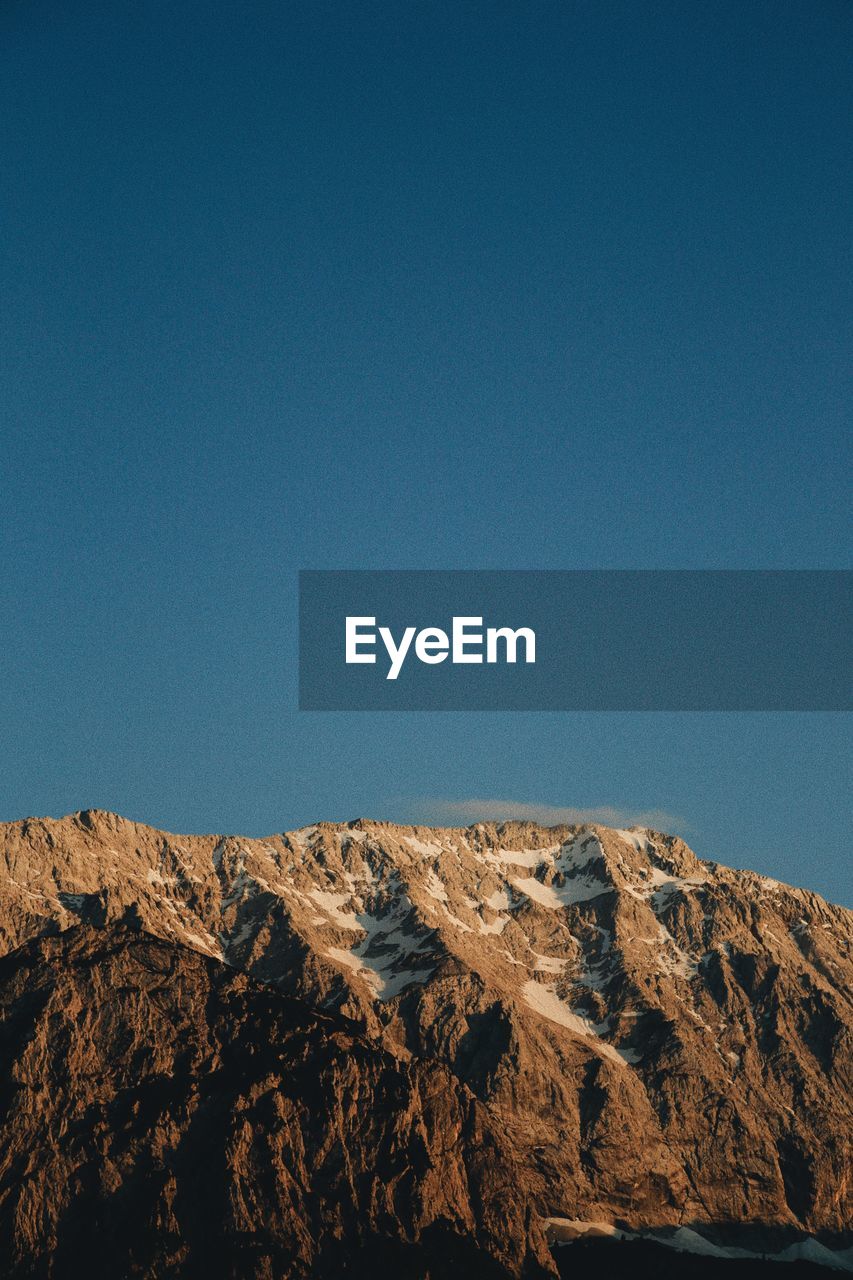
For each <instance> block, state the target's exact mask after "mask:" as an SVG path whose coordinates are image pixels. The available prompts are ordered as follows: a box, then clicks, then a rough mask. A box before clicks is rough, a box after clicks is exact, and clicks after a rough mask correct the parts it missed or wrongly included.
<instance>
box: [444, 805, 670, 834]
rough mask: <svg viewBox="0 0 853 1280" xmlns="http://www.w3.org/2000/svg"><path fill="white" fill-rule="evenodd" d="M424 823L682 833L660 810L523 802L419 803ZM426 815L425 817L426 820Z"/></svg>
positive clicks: (665, 813) (668, 814)
mask: <svg viewBox="0 0 853 1280" xmlns="http://www.w3.org/2000/svg"><path fill="white" fill-rule="evenodd" d="M419 807H421V808H422V810H423V812H424V817H425V820H426V821H429V822H431V823H433V824H438V825H449V826H470V825H471V824H472V823H475V822H511V821H513V820H518V821H524V822H538V823H541V825H542V826H545V827H556V826H561V825H565V826H575V825H577V824H579V823H584V822H597V823H599V824H600V825H601V826H604V827H623V828H625V827H653V828H654V829H655V830H657V831H675V830H678V831H684V830H686V823H685V822H684V819H683V818H680V817H679V816H678V815H677V814H674V813H667V812H666V811H665V810H663V809H642V810H640V809H624V808H619V807H617V806H615V805H599V806H596V807H592V808H583V807H581V806H574V805H551V804H536V803H532V802H530V801H525V800H494V799H471V800H447V799H434V800H422V801H420V802H419ZM427 815H429V816H427Z"/></svg>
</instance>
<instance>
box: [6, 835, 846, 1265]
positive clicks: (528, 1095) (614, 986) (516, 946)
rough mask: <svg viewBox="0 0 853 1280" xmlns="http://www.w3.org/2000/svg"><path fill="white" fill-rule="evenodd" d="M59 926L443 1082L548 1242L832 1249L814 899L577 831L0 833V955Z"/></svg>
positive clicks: (841, 1231) (833, 915)
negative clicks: (552, 1235) (325, 1027)
mask: <svg viewBox="0 0 853 1280" xmlns="http://www.w3.org/2000/svg"><path fill="white" fill-rule="evenodd" d="M81 922H83V923H88V924H92V925H100V926H102V927H103V926H109V927H112V926H115V925H119V924H127V923H128V922H131V923H134V924H135V925H136V926H137V927H141V928H143V929H145V930H147V931H148V932H149V933H151V934H152V935H153V936H155V937H160V938H162V939H163V940H165V941H171V942H173V943H177V944H181V945H184V946H188V947H190V948H192V949H194V950H196V951H199V952H201V953H202V954H203V955H207V956H208V957H211V958H212V959H215V960H218V961H220V962H222V963H224V964H225V965H226V966H229V967H230V968H231V969H236V970H238V971H243V972H245V973H247V974H249V975H250V976H251V977H253V978H255V979H257V980H260V981H261V982H263V983H266V984H268V985H271V986H273V987H275V988H276V989H278V990H280V991H282V992H283V993H285V994H288V995H291V996H295V997H296V998H298V999H300V1000H302V1001H304V1002H306V1003H307V1004H308V1005H309V1006H311V1007H313V1008H315V1009H317V1010H320V1011H323V1010H329V1011H332V1012H336V1013H340V1014H342V1015H343V1016H344V1017H346V1018H349V1019H350V1020H351V1021H352V1022H353V1023H354V1024H355V1025H356V1026H357V1027H358V1028H359V1031H360V1033H361V1034H363V1035H366V1036H367V1037H368V1038H369V1039H371V1040H372V1041H375V1042H376V1043H377V1045H379V1046H381V1048H382V1049H383V1050H384V1051H387V1052H390V1053H391V1054H392V1055H393V1056H395V1057H396V1058H397V1059H398V1060H400V1061H402V1062H405V1061H412V1060H421V1059H429V1060H431V1061H436V1062H438V1063H441V1064H443V1066H444V1067H445V1068H447V1069H448V1070H449V1071H450V1073H451V1075H452V1076H453V1078H454V1079H456V1080H457V1081H459V1083H460V1084H461V1085H464V1086H465V1088H467V1089H469V1090H470V1091H471V1092H472V1093H473V1095H474V1096H475V1097H476V1098H477V1099H478V1100H479V1101H480V1102H481V1103H482V1104H483V1105H484V1106H485V1107H486V1108H487V1109H488V1112H489V1114H490V1115H491V1116H492V1117H493V1118H494V1119H495V1121H496V1122H497V1123H498V1125H499V1126H500V1127H501V1130H502V1132H503V1133H504V1134H505V1136H506V1138H507V1141H508V1143H509V1145H510V1147H511V1149H512V1152H513V1158H514V1159H516V1160H517V1161H518V1162H519V1164H520V1166H521V1167H523V1168H524V1170H525V1178H524V1181H525V1194H529V1198H530V1203H531V1205H532V1206H533V1209H534V1211H535V1212H536V1213H537V1214H538V1215H539V1216H540V1217H541V1219H543V1220H546V1219H567V1220H568V1219H571V1220H582V1221H588V1222H601V1221H606V1222H610V1223H613V1224H617V1223H618V1224H621V1226H622V1227H624V1228H625V1229H626V1230H629V1231H638V1232H643V1231H649V1230H660V1229H667V1230H669V1229H672V1230H677V1229H678V1228H679V1227H681V1226H683V1225H684V1224H691V1227H692V1226H696V1225H697V1224H698V1226H699V1227H700V1228H701V1226H702V1224H705V1226H706V1227H707V1228H708V1230H713V1229H715V1227H716V1226H718V1225H719V1224H724V1223H729V1224H741V1225H742V1226H748V1225H749V1224H750V1223H752V1224H754V1225H755V1226H756V1227H757V1228H758V1227H760V1228H761V1230H763V1231H764V1232H765V1233H768V1232H769V1233H771V1234H772V1233H773V1232H776V1233H778V1232H783V1233H784V1232H789V1233H790V1232H792V1231H793V1232H800V1233H804V1234H806V1235H813V1236H815V1237H817V1238H819V1239H823V1240H824V1241H826V1242H828V1243H830V1244H831V1245H832V1246H833V1247H846V1244H847V1243H853V1238H851V1237H850V1223H851V1218H853V1213H851V1208H853V1201H851V1196H853V1189H851V1184H853V1178H851V1133H853V1123H851V1102H850V1099H851V1096H853V1075H851V1066H850V1063H851V1061H853V1001H851V995H850V993H851V987H853V983H851V975H853V913H851V912H850V911H849V910H847V909H846V908H843V907H838V906H834V905H832V904H829V903H826V902H824V900H823V899H822V898H820V897H819V895H817V894H814V893H812V892H811V891H809V890H806V889H797V888H792V887H790V886H786V885H782V884H780V883H779V882H777V881H774V880H771V879H769V878H767V877H762V876H759V875H757V874H756V873H754V872H746V871H734V870H730V869H729V868H726V867H724V866H722V865H721V864H719V863H715V862H707V861H702V860H700V859H698V858H697V857H696V855H695V854H694V853H693V852H692V850H690V849H689V847H688V846H687V845H686V844H685V842H684V841H683V840H681V839H680V838H679V837H675V836H669V835H666V834H665V833H660V832H654V831H651V830H649V829H647V828H634V829H631V830H621V829H611V828H607V827H603V826H600V825H598V824H579V825H577V826H558V827H552V828H545V827H539V826H537V825H536V824H533V823H529V822H518V823H503V824H494V823H481V824H475V825H474V826H470V827H467V828H460V827H444V828H429V827H424V826H415V827H408V826H402V825H399V824H394V823H381V822H380V823H377V822H372V821H371V820H367V819H354V820H352V821H351V822H349V823H318V824H315V825H314V826H309V827H305V828H301V829H299V830H298V831H293V832H285V833H280V834H277V835H273V836H270V837H266V838H264V839H249V838H243V837H239V836H227V837H223V836H218V835H205V836H180V835H173V834H170V833H166V832H161V831H158V830H157V829H156V828H153V827H150V826H147V825H146V824H140V823H135V822H132V821H130V820H128V819H124V818H122V817H120V815H114V814H110V813H108V812H106V811H100V810H81V811H78V813H76V814H74V815H69V816H68V817H66V818H64V819H24V820H21V821H19V822H17V823H7V824H4V825H3V826H2V827H0V951H5V952H9V951H14V950H15V949H16V948H17V947H19V946H21V945H23V944H24V943H26V942H27V941H28V940H29V939H31V938H33V937H36V936H39V935H42V934H46V933H51V932H54V933H55V932H61V931H63V930H65V929H68V928H71V927H73V926H74V925H76V924H79V923H81ZM768 1239H769V1236H768ZM771 1251H775V1250H771Z"/></svg>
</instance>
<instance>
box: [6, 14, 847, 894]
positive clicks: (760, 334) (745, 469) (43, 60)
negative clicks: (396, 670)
mask: <svg viewBox="0 0 853 1280" xmlns="http://www.w3.org/2000/svg"><path fill="white" fill-rule="evenodd" d="M851 37H853V8H851V6H850V5H849V3H847V0H820V2H819V3H807V2H806V0H798V2H797V3H790V2H786V0H766V2H763V0H761V2H758V0H730V2H726V3H719V2H717V0H705V2H703V3H701V4H684V3H681V2H680V0H679V2H678V3H675V2H673V3H668V2H666V0H654V2H650V3H646V4H638V3H636V2H635V0H629V2H627V3H622V2H619V0H603V2H601V3H598V2H593V0H587V2H586V3H569V2H566V0H559V2H557V0H554V2H553V3H534V4H527V3H520V2H517V3H513V4H508V3H497V2H496V3H482V2H481V0H472V2H471V3H465V4H459V3H441V2H436V3H423V4H421V3H405V4H400V3H397V2H396V0H387V2H386V3H370V0H368V2H367V3H359V4H357V5H352V4H344V3H341V2H339V3H334V4H331V3H322V0H321V2H317V0H311V3H308V2H307V0H306V2H305V3H294V4H281V3H279V2H278V0H276V3H264V2H263V0H259V2H257V3H252V4H246V3H242V2H237V0H234V2H233V3H228V4H225V3H221V2H218V0H205V2H204V3H201V2H200V0H170V3H168V4H166V3H162V2H161V0H147V2H146V3H145V4H130V3H126V2H124V3H123V2H118V3H117V2H116V0H101V2H99V3H86V2H85V0H81V2H80V3H74V4H68V3H66V2H60V0H55V2H53V3H46V2H44V0H28V3H26V4H25V3H23V2H22V0H10V3H7V4H4V5H3V6H2V10H1V11H0V61H2V75H0V114H2V119H3V122H4V123H3V128H2V135H0V163H2V173H3V190H4V196H3V200H2V212H0V217H2V225H0V254H2V291H3V306H2V317H0V325H2V419H3V424H2V444H1V445H0V449H2V453H0V465H2V491H1V492H0V522H1V527H2V540H3V550H2V561H0V610H1V611H2V613H0V616H2V634H3V644H2V662H3V667H2V673H0V714H2V731H0V732H2V741H1V742H0V818H13V817H18V816H22V815H25V814H31V813H38V814H42V813H52V814H59V813H62V812H66V811H69V810H72V809H77V808H80V807H84V806H90V805H91V806H100V807H105V808H111V809H116V810H118V811H120V812H122V813H125V814H127V815H128V816H130V817H134V818H138V819H142V820H146V821H150V822H152V823H155V824H158V825H163V826H166V827H169V828H171V829H173V830H181V829H184V830H210V829H214V830H221V829H226V830H239V831H245V832H248V833H263V832H268V831H271V830H275V829H281V828H282V827H285V826H291V825H295V824H299V823H305V822H309V821H313V820H315V819H317V818H322V817H328V818H344V817H350V816H354V815H357V814H368V815H373V816H377V817H388V818H394V819H397V820H409V819H415V818H417V819H419V820H427V819H435V820H438V821H441V820H450V819H451V818H452V817H453V816H454V815H456V816H462V815H465V816H466V817H467V816H471V817H474V816H476V813H477V810H478V808H479V809H482V810H483V811H485V810H487V809H488V810H489V811H490V812H491V811H494V812H498V811H500V810H501V809H502V808H503V807H509V808H513V807H517V808H521V807H522V806H525V805H532V806H556V807H561V806H568V807H573V808H574V807H576V808H580V809H588V808H591V809H597V808H613V809H615V810H617V811H618V812H619V813H620V814H624V815H626V816H627V817H628V818H629V819H630V818H631V817H633V816H637V815H641V814H645V813H647V812H648V811H663V812H664V813H665V814H669V815H671V816H672V820H673V825H676V826H677V827H678V829H679V830H682V831H684V832H685V833H686V834H687V835H688V836H689V838H690V839H691V841H692V843H693V844H694V846H695V847H696V848H697V850H698V851H699V852H700V853H702V854H704V855H706V856H711V857H716V858H719V859H721V860H724V861H728V862H731V863H734V864H736V865H751V866H755V867H757V868H758V869H760V870H763V871H766V872H768V873H770V874H775V875H778V876H780V877H783V878H786V879H791V880H794V881H795V882H799V883H806V884H808V885H810V886H811V887H814V888H816V889H818V890H820V891H822V892H824V893H826V894H828V895H830V896H831V897H834V898H836V899H837V900H844V901H853V876H851V861H850V854H849V852H848V849H849V832H850V829H851V813H850V787H849V760H850V754H851V753H850V746H851V743H850V729H849V720H848V719H846V718H844V717H842V716H824V715H814V716H803V715H799V716H797V715H791V716H783V715H755V716H727V715H694V716H672V715H669V716H667V715H631V716H628V715H625V716H616V715H598V716H595V715H587V716H577V715H553V716H552V715H520V714H516V715H486V714H483V715H433V716H430V715H408V716H396V717H395V716H388V715H369V714H367V715H311V714H308V713H302V714H299V713H298V712H296V711H295V709H294V707H295V690H296V685H295V669H294V662H295V625H294V624H295V610H294V605H295V573H296V570H297V568H299V567H314V568H324V567H365V568H371V567H401V568H457V567H459V568H472V567H474V568H476V567H490V568H491V567H494V568H573V567H591V568H599V567H619V568H623V567H624V568H633V567H651V568H654V567H675V568H680V567H688V568H693V567H696V568H705V567H735V568H739V567H757V568H774V567H779V568H800V567H806V568H808V567H817V568H836V567H846V566H847V565H848V564H849V562H850V540H849V532H848V529H847V523H846V522H847V519H848V516H849V510H848V508H847V493H846V489H847V483H848V481H849V472H850V461H851V459H850V445H849V439H850V437H849V434H848V433H849V421H848V420H847V417H848V406H849V404H850V391H851V388H850V384H849V368H850V367H851V366H850V361H849V349H848V346H847V339H848V336H849V319H850V304H851V298H850V291H849V287H850V280H851V260H850V259H851V240H850V226H851V178H850V175H851V162H853V156H851V150H853V147H851V138H853V130H851V118H853V117H851V99H853V77H851V73H850V66H849V49H850V46H851ZM490 806H491V808H490Z"/></svg>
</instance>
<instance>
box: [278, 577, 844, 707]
mask: <svg viewBox="0 0 853 1280" xmlns="http://www.w3.org/2000/svg"><path fill="white" fill-rule="evenodd" d="M852 602H853V573H851V572H849V571H834V570H790V571H789V570H784V571H776V570H733V571H728V570H719V571H718V570H715V571H710V572H708V571H704V570H665V571H658V570H565V571H550V570H549V571H538V570H537V571H514V570H512V571H505V572H493V571H482V572H481V571H443V570H441V571H432V570H429V571H414V572H413V571H391V570H383V571H360V570H359V571H351V570H333V571H328V570H304V571H303V572H302V573H300V575H299V638H300V660H299V705H300V708H301V709H303V710H306V711H842V710H843V711H848V710H850V706H851V678H850V677H851V668H852V667H853V664H851V637H852V636H853V627H851V620H853V609H851V603H852ZM347 619H349V620H350V621H349V623H348V622H347ZM454 619H456V624H455V633H456V634H455V640H456V643H455V644H454ZM460 619H467V620H468V621H465V622H460V621H459V620H460ZM477 619H479V620H480V621H479V623H478V622H477V621H476V620H477ZM354 620H355V621H354ZM371 620H372V622H371ZM511 633H515V634H511ZM348 636H349V642H350V644H349V656H350V657H351V658H352V659H353V660H352V661H350V662H348V661H347V656H348V650H347V639H348ZM442 637H443V638H442ZM478 655H479V660H477V658H478ZM513 656H514V658H515V661H510V658H511V657H513ZM371 657H372V658H373V659H374V660H373V661H370V659H371ZM531 659H532V660H531ZM389 677H390V678H389Z"/></svg>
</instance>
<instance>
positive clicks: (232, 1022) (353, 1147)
mask: <svg viewBox="0 0 853 1280" xmlns="http://www.w3.org/2000/svg"><path fill="white" fill-rule="evenodd" d="M0 1026H2V1032H0V1044H2V1057H1V1058H0V1061H2V1067H0V1098H2V1126H0V1134H2V1138H0V1187H2V1191H0V1238H2V1240H3V1241H4V1242H10V1243H11V1252H10V1253H9V1254H7V1256H6V1258H5V1260H4V1261H5V1265H4V1269H3V1275H4V1276H6V1275H8V1276H17V1275H21V1276H24V1275H31V1274H36V1275H45V1276H62V1277H64V1276H70V1275H83V1274H85V1275H87V1276H101V1275H103V1276H104V1277H107V1276H109V1277H116V1276H145V1277H152V1276H161V1275H181V1276H184V1275H192V1276H196V1275H198V1276H210V1275H215V1276H225V1275H227V1276H234V1277H241V1278H242V1277H249V1276H259V1277H264V1276H270V1277H271V1276H277V1277H278V1276H288V1277H291V1276H292V1277H294V1278H295V1277H302V1276H309V1275H310V1276H318V1277H330V1278H331V1277H336V1276H371V1277H373V1276H375V1275H376V1274H377V1273H378V1270H379V1269H380V1268H381V1267H383V1266H384V1267H387V1268H390V1270H391V1272H392V1273H393V1274H395V1275H402V1276H413V1277H414V1276H424V1275H430V1276H436V1277H438V1276H445V1275H447V1276H457V1277H459V1280H464V1277H467V1276H470V1275H471V1274H476V1275H482V1276H484V1277H493V1278H494V1280H500V1278H501V1277H504V1278H505V1277H508V1276H510V1275H512V1276H516V1275H520V1274H524V1275H529V1276H531V1277H533V1276H545V1275H546V1274H548V1273H549V1272H550V1270H551V1263H550V1257H549V1255H548V1252H547V1248H546V1246H545V1243H544V1237H543V1235H542V1233H541V1231H540V1229H539V1227H538V1223H537V1220H536V1219H535V1218H534V1217H532V1215H531V1214H530V1212H529V1205H527V1204H526V1203H525V1196H524V1192H523V1177H522V1178H519V1177H518V1174H517V1170H516V1168H515V1162H514V1159H513V1156H512V1154H511V1152H510V1151H509V1150H508V1149H507V1145H506V1143H505V1142H504V1140H503V1139H502V1138H501V1136H500V1135H499V1134H498V1133H497V1131H496V1126H495V1124H494V1121H493V1120H492V1118H491V1117H490V1116H489V1114H488V1112H487V1109H486V1108H485V1107H484V1106H483V1105H482V1104H481V1103H480V1102H478V1101H477V1100H476V1099H475V1098H474V1096H473V1095H472V1094H471V1093H470V1091H469V1090H468V1089H466V1088H465V1086H464V1085H461V1084H460V1083H458V1082H457V1081H456V1080H454V1079H453V1077H452V1076H451V1075H450V1073H449V1072H448V1071H447V1069H446V1068H444V1067H442V1066H441V1065H440V1064H439V1063H435V1062H425V1061H417V1060H411V1061H409V1062H402V1061H400V1060H399V1059H397V1058H395V1057H393V1056H392V1055H391V1054H389V1053H386V1052H384V1051H383V1050H382V1049H380V1048H378V1047H377V1046H375V1045H373V1044H370V1043H368V1042H367V1041H365V1040H364V1039H363V1038H362V1037H360V1036H358V1035H357V1034H355V1033H354V1028H353V1026H352V1025H351V1024H349V1023H347V1022H346V1021H345V1020H344V1019H342V1018H341V1017H340V1016H337V1015H335V1016H331V1017H330V1016H323V1015H319V1014H316V1013H314V1012H312V1011H311V1010H310V1009H308V1008H307V1007H306V1006H305V1005H303V1004H302V1003H301V1002H300V1001H296V1000H291V999H289V998H287V997H283V996H281V995H279V994H278V993H275V992H271V991H269V990H265V989H264V988H261V987H259V986H258V985H257V984H255V983H254V982H252V980H251V979H249V978H247V977H246V975H245V974H241V973H235V972H233V971H230V970H228V969H226V968H225V966H223V965H221V964H217V963H216V962H214V961H211V960H208V959H206V958H205V957H202V956H200V955H198V954H195V953H194V952H192V951H188V950H186V949H185V948H183V947H180V946H176V945H175V944H174V943H167V942H161V941H160V940H158V939H155V938H152V937H150V936H148V935H145V934H139V933H134V932H133V931H131V930H129V929H127V928H125V927H123V926H116V927H115V928H112V929H108V930H97V929H93V928H92V927H90V926H86V925H81V926H78V927H77V928H75V929H72V930H69V931H68V932H66V933H62V934H60V935H58V936H55V937H47V938H42V939H39V940H37V941H34V942H31V943H28V944H26V945H25V946H23V947H21V948H20V949H18V950H17V951H15V952H14V953H13V954H12V955H10V956H7V957H6V958H5V959H4V960H2V961H0Z"/></svg>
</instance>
